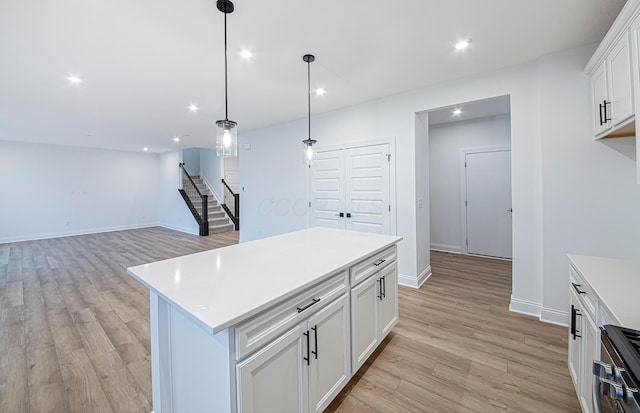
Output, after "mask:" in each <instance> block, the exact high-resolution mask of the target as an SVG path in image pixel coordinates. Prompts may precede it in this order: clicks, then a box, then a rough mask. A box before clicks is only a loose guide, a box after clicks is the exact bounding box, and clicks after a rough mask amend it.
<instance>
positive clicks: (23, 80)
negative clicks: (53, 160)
mask: <svg viewBox="0 0 640 413" xmlns="http://www.w3.org/2000/svg"><path fill="white" fill-rule="evenodd" d="M623 4H624V0H607V1H602V0H562V1H558V0H536V1H531V0H483V1H478V0H448V1H442V0H440V1H435V0H398V1H395V2H388V1H380V0H349V1H344V0H342V1H337V0H322V1H317V0H289V1H284V0H275V1H265V0H236V1H235V5H236V11H235V12H234V13H233V14H231V15H230V16H229V18H228V29H229V50H230V60H229V93H230V96H229V111H230V113H229V118H230V119H232V120H235V121H237V122H238V123H239V129H240V133H242V131H247V130H252V129H257V128H261V127H265V126H268V125H273V124H277V123H281V122H284V121H290V120H294V119H299V118H303V117H305V116H306V110H307V108H306V67H305V66H306V64H305V63H303V62H302V55H303V54H305V53H313V54H315V55H316V57H317V60H316V62H315V63H312V66H311V71H312V87H315V86H325V87H326V88H327V94H326V95H325V96H322V97H317V98H314V99H313V101H312V111H313V113H320V112H326V111H330V110H335V109H338V108H341V107H345V106H348V105H353V104H357V103H360V102H364V101H367V100H371V99H376V98H380V97H383V96H388V95H391V94H396V93H400V92H403V91H407V90H411V89H415V88H418V87H422V86H426V85H430V84H434V83H439V82H443V81H447V80H451V79H455V78H459V77H463V76H468V75H472V74H476V73H481V72H485V71H489V70H494V69H497V68H500V67H504V66H509V65H513V64H517V63H522V62H525V61H528V60H531V59H533V58H535V57H537V56H540V55H542V54H546V53H550V52H553V51H558V50H562V49H567V48H571V47H575V46H579V45H584V44H589V43H594V42H597V41H599V40H601V38H602V37H603V35H604V33H605V32H606V30H607V29H608V27H609V26H610V25H611V23H612V22H613V20H614V18H615V16H616V15H617V14H618V12H619V10H620V9H621V8H622V6H623ZM222 22H223V15H222V14H221V13H220V12H219V11H218V10H217V9H216V5H215V0H182V1H180V0H108V1H107V0H58V1H35V0H2V2H1V3H0V56H1V63H0V139H4V140H19V141H34V142H50V143H60V144H68V145H79V146H89V147H104V148H113V149H124V150H135V151H139V150H141V148H142V147H143V146H148V147H149V148H150V151H151V152H162V151H167V150H170V149H172V148H175V147H176V144H174V143H173V142H172V139H173V136H174V135H180V136H182V137H183V139H182V142H181V143H180V144H179V145H180V146H184V147H190V146H202V147H211V146H212V145H213V140H214V123H215V121H216V120H218V119H220V118H223V117H224V95H223V67H224V66H223V53H222V43H223V31H222ZM467 37H471V38H473V43H472V46H471V47H470V48H469V49H468V50H465V51H462V52H460V51H455V50H454V49H453V47H452V46H453V43H455V42H456V41H457V40H459V39H463V38H467ZM243 47H248V48H250V49H251V50H252V51H253V52H254V54H255V56H254V58H253V59H252V60H251V61H244V60H242V59H241V58H240V57H239V55H238V52H239V51H240V49H241V48H243ZM72 73H74V74H78V75H80V76H81V77H82V79H83V80H84V83H83V84H82V85H79V86H72V85H69V83H68V82H67V80H66V77H67V76H69V75H70V74H72ZM191 102H193V103H197V104H198V105H199V106H200V108H201V110H200V111H199V112H198V113H197V114H193V113H189V112H188V110H187V108H186V107H187V106H188V104H189V103H191ZM185 135H189V136H185Z"/></svg>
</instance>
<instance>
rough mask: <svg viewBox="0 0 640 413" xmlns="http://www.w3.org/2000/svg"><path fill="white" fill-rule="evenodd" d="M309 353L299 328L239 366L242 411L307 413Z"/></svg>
mask: <svg viewBox="0 0 640 413" xmlns="http://www.w3.org/2000/svg"><path fill="white" fill-rule="evenodd" d="M303 338H304V340H303ZM306 351H307V348H306V337H305V336H304V335H303V331H302V327H301V326H297V327H295V328H294V329H292V330H290V331H289V332H288V333H285V334H284V335H282V337H280V338H279V339H278V340H276V341H274V342H273V343H271V344H270V345H268V346H267V347H265V348H264V349H262V350H261V351H259V352H258V353H256V354H255V355H253V356H252V357H250V358H248V359H247V360H246V361H244V362H242V363H240V364H238V367H237V372H238V411H239V412H252V413H260V412H264V413H267V412H306V411H307V407H308V401H307V386H308V381H307V374H306V373H307V372H306V370H305V369H306V368H307V365H306V361H304V360H303V357H304V356H305V355H306Z"/></svg>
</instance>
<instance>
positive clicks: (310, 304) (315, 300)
mask: <svg viewBox="0 0 640 413" xmlns="http://www.w3.org/2000/svg"><path fill="white" fill-rule="evenodd" d="M318 302H320V299H319V298H314V299H313V301H311V302H310V303H309V304H307V305H305V306H304V307H302V308H300V307H297V308H298V312H299V313H301V312H303V311H304V310H306V309H307V308H309V307H311V306H312V305H314V304H315V303H318Z"/></svg>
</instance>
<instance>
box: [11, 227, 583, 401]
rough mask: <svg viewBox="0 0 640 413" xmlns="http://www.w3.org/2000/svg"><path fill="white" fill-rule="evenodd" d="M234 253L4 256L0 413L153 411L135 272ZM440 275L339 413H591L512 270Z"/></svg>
mask: <svg viewBox="0 0 640 413" xmlns="http://www.w3.org/2000/svg"><path fill="white" fill-rule="evenodd" d="M234 243H237V233H236V232H229V233H223V234H215V235H213V236H210V237H196V236H191V235H185V234H182V233H179V232H175V231H171V230H166V229H163V228H149V229H139V230H131V231H120V232H111V233H104V234H94V235H83V236H77V237H66V238H57V239H50V240H41V241H30V242H21V243H13V244H0V412H10V413H18V412H47V411H55V412H65V413H66V412H80V413H84V412H132V413H133V412H149V411H150V410H151V382H150V381H151V368H150V361H149V301H148V291H147V290H146V288H144V287H143V286H142V285H141V284H139V283H138V282H136V281H135V280H133V279H132V278H131V277H129V276H128V275H127V273H126V270H125V268H126V267H129V266H132V265H137V264H141V263H145V262H150V261H156V260H160V259H165V258H171V257H175V256H179V255H185V254H189V253H194V252H198V251H203V250H207V249H211V248H217V247H221V246H225V245H230V244H234ZM432 268H433V271H434V275H433V276H432V277H431V278H430V279H429V280H428V281H427V283H426V284H425V285H424V286H423V287H422V288H421V289H420V290H413V289H409V288H400V322H399V323H398V325H397V326H396V328H394V330H393V332H392V333H391V335H390V337H389V338H388V339H387V340H385V343H383V345H382V346H381V347H380V348H379V350H378V351H377V352H376V353H375V354H374V355H373V356H372V357H371V359H370V360H369V361H368V362H367V364H366V365H365V366H364V367H363V368H362V369H361V370H360V371H359V372H358V373H357V375H356V377H354V379H353V380H352V381H351V382H350V383H349V384H348V386H347V388H345V390H344V391H343V392H342V393H341V394H340V395H339V397H338V398H337V399H336V401H335V402H334V403H332V405H331V406H330V407H329V409H328V410H329V411H335V412H385V413H387V412H473V411H477V412H495V411H514V412H516V411H517V412H574V411H575V412H578V411H579V407H578V403H577V399H576V397H575V393H574V392H573V388H572V384H571V380H570V378H569V376H568V372H567V367H566V347H567V341H566V340H567V338H566V336H567V332H566V329H565V328H561V327H556V326H552V325H548V324H543V323H541V322H539V321H537V320H535V319H533V318H530V317H525V316H520V315H516V314H512V313H509V311H508V303H509V296H510V293H511V281H510V271H511V266H510V263H508V262H504V261H495V260H488V259H483V258H473V257H466V256H456V255H450V254H442V253H433V254H432Z"/></svg>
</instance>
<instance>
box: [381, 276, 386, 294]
mask: <svg viewBox="0 0 640 413" xmlns="http://www.w3.org/2000/svg"><path fill="white" fill-rule="evenodd" d="M384 277H385V276H384V275H383V276H382V298H386V297H387V280H386V279H385V278H384Z"/></svg>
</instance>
